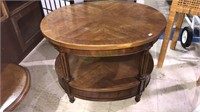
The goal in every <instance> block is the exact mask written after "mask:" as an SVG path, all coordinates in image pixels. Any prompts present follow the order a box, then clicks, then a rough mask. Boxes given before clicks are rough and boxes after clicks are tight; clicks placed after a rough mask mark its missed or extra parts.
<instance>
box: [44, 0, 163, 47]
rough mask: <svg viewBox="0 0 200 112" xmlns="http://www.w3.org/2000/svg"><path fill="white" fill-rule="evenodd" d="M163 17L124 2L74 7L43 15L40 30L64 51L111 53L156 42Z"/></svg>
mask: <svg viewBox="0 0 200 112" xmlns="http://www.w3.org/2000/svg"><path fill="white" fill-rule="evenodd" d="M165 25H166V19H165V17H164V16H163V15H162V14H161V13H160V12H159V11H157V10H156V9H153V8H151V7H149V6H146V5H142V4H137V3H134V2H127V1H98V2H87V3H83V4H74V5H71V6H66V7H63V8H60V9H58V10H56V11H53V12H52V13H50V14H49V15H48V16H46V17H45V18H44V19H43V20H42V22H41V24H40V27H41V30H42V32H43V34H44V35H45V36H46V38H47V39H48V40H50V42H51V43H53V44H55V45H58V46H62V47H64V48H68V49H78V50H112V49H124V48H130V47H137V46H140V45H144V44H146V43H149V42H152V41H154V42H155V41H156V40H157V39H158V38H159V36H160V35H161V33H162V32H163V31H164V29H165Z"/></svg>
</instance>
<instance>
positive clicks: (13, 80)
mask: <svg viewBox="0 0 200 112" xmlns="http://www.w3.org/2000/svg"><path fill="white" fill-rule="evenodd" d="M30 81H31V80H30V74H29V72H28V70H27V69H25V68H23V67H21V66H19V65H16V64H10V63H9V64H2V65H1V83H0V91H1V98H0V99H1V101H0V104H1V108H0V111H1V112H4V111H5V112H8V111H9V112H10V111H12V110H13V109H14V108H15V107H16V106H17V105H18V104H19V103H20V102H21V101H22V99H23V98H24V96H25V95H26V94H27V92H28V90H29V88H30V83H31V82H30Z"/></svg>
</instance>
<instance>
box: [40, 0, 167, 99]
mask: <svg viewBox="0 0 200 112" xmlns="http://www.w3.org/2000/svg"><path fill="white" fill-rule="evenodd" d="M165 25H166V20H165V17H164V16H163V15H162V14H161V13H160V12H158V11H157V10H155V9H153V8H151V7H149V6H146V5H142V4H136V3H134V2H127V1H124V2H122V1H121V2H119V1H118V2H111V1H99V2H87V3H83V4H75V5H71V6H67V7H63V8H60V9H58V10H56V11H54V12H52V13H51V14H50V15H48V16H46V17H45V18H44V19H43V20H42V22H41V26H40V27H41V30H42V32H43V34H44V35H45V37H46V38H47V39H48V40H49V42H50V43H51V44H52V45H53V46H55V48H56V49H57V50H58V51H59V55H58V57H57V59H56V63H55V68H56V72H57V75H58V79H59V83H60V85H61V86H62V87H63V89H64V90H65V91H66V93H67V94H68V96H69V99H70V102H74V97H78V98H82V99H87V100H97V101H110V100H120V99H125V98H130V97H133V96H136V101H139V100H140V97H141V95H142V92H143V91H144V89H145V87H146V86H147V85H148V83H149V81H150V73H151V72H152V69H153V66H154V64H153V59H152V56H151V54H150V53H149V49H150V48H151V47H152V45H153V44H154V43H155V42H156V41H157V40H158V38H159V36H160V35H161V34H162V32H163V31H164V29H165Z"/></svg>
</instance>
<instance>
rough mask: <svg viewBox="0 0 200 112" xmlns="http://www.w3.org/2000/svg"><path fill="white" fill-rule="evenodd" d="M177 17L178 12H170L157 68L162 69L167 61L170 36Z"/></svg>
mask: <svg viewBox="0 0 200 112" xmlns="http://www.w3.org/2000/svg"><path fill="white" fill-rule="evenodd" d="M175 16H176V12H175V11H170V14H169V17H168V22H167V27H166V30H165V35H164V40H163V43H162V47H161V50H160V55H159V59H158V64H157V67H158V68H161V67H162V66H163V62H164V59H165V55H166V52H167V47H168V43H169V40H170V35H171V30H172V27H173V24H174V18H175Z"/></svg>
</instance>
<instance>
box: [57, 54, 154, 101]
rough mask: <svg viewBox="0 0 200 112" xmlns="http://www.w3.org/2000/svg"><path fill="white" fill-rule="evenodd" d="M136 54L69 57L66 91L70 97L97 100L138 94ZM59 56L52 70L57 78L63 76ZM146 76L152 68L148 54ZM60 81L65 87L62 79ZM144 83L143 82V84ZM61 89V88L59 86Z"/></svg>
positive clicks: (109, 99) (123, 97) (115, 98)
mask: <svg viewBox="0 0 200 112" xmlns="http://www.w3.org/2000/svg"><path fill="white" fill-rule="evenodd" d="M139 60H140V54H137V55H136V54H135V55H129V56H120V57H104V58H86V57H78V58H77V59H75V58H73V60H70V61H69V62H70V70H71V74H72V75H71V76H72V80H71V81H70V82H69V87H70V92H71V94H72V95H73V96H75V97H78V98H81V99H86V100H98V101H111V100H112V101H113V100H120V99H125V98H130V97H132V96H135V95H137V94H138V90H139V85H140V81H139V80H138V79H137V75H138V74H139V66H140V64H139V63H140V62H139ZM60 61H61V60H60V56H58V57H57V59H56V72H57V74H58V77H59V78H60V79H61V78H62V77H63V71H62V69H61V64H60ZM149 62H150V63H149V65H150V66H149V67H148V69H147V74H146V75H147V76H148V77H147V78H146V81H145V82H149V79H150V78H149V77H150V73H151V71H152V68H153V60H152V57H150V58H149ZM59 82H60V83H62V84H64V86H67V85H66V83H65V82H62V80H59ZM146 84H147V83H146ZM63 88H64V87H63Z"/></svg>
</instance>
